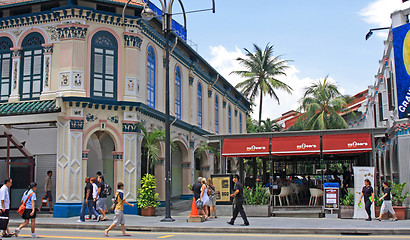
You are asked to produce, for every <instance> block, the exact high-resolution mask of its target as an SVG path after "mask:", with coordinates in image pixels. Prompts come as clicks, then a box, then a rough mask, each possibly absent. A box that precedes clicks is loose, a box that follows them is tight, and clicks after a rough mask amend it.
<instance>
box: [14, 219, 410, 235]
mask: <svg viewBox="0 0 410 240" xmlns="http://www.w3.org/2000/svg"><path fill="white" fill-rule="evenodd" d="M18 225H19V223H13V222H11V223H10V226H11V227H17V226H18ZM36 227H38V228H64V229H93V230H104V229H106V228H107V227H108V225H91V224H48V223H47V224H46V223H36ZM126 229H127V231H141V232H188V233H189V232H197V233H198V232H201V233H251V234H256V233H257V234H322V235H325V234H330V235H362V236H366V235H373V236H374V235H410V229H343V228H339V229H334V228H317V229H313V228H250V227H240V226H239V225H238V227H221V228H209V227H197V226H195V227H155V226H154V227H149V226H126Z"/></svg>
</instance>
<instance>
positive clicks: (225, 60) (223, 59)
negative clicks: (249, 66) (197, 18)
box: [209, 45, 344, 119]
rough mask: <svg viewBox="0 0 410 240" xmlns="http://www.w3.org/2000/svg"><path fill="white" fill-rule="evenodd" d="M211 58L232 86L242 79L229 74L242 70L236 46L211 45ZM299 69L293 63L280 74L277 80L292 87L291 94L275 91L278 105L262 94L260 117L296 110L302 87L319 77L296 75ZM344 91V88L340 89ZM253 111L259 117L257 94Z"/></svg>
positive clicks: (302, 90) (238, 50)
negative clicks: (231, 48) (237, 59)
mask: <svg viewBox="0 0 410 240" xmlns="http://www.w3.org/2000/svg"><path fill="white" fill-rule="evenodd" d="M210 51H211V58H210V59H209V63H210V64H211V65H212V66H213V67H214V68H215V69H216V70H217V71H218V72H219V73H220V74H221V75H222V76H224V77H225V78H226V79H227V80H228V81H229V82H230V83H231V84H232V85H233V86H235V85H236V84H237V83H239V82H240V81H242V80H243V79H242V78H241V77H240V76H238V75H235V74H231V75H229V74H230V73H231V72H232V71H236V70H243V67H242V66H241V65H240V64H239V62H238V61H236V58H238V57H244V56H245V54H244V53H243V52H242V51H241V50H240V49H239V48H238V47H235V50H234V51H229V50H228V49H226V48H225V47H224V46H222V45H219V46H211V47H210ZM298 74H299V70H298V69H297V67H296V66H295V65H290V66H289V69H288V70H287V76H280V77H279V80H281V81H283V82H285V83H286V84H288V85H289V86H291V87H292V88H293V93H292V95H289V94H287V93H286V92H284V91H279V90H278V91H277V95H278V97H279V101H280V105H278V103H277V102H276V101H275V100H274V99H272V98H270V97H269V96H264V98H263V103H262V119H266V118H270V119H275V118H278V117H280V116H281V115H282V114H283V113H285V112H288V111H290V110H296V109H297V108H298V107H299V102H298V101H299V99H300V98H301V97H302V95H303V93H304V88H305V87H307V86H309V85H310V84H311V83H312V82H316V81H318V80H319V79H313V78H300V77H299V76H298ZM329 80H330V81H332V82H336V81H335V80H334V79H333V78H331V77H329ZM340 90H341V92H342V93H344V89H340ZM255 103H256V104H257V106H255V109H254V112H253V114H252V117H253V118H254V119H258V118H259V96H258V97H257V98H256V99H255Z"/></svg>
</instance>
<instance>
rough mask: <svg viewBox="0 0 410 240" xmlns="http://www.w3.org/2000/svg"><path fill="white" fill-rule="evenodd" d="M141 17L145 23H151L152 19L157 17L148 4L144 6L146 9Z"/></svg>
mask: <svg viewBox="0 0 410 240" xmlns="http://www.w3.org/2000/svg"><path fill="white" fill-rule="evenodd" d="M141 17H142V19H144V20H145V21H150V20H151V19H153V18H154V17H155V13H154V11H152V9H151V8H150V7H149V6H148V4H145V5H144V9H143V10H142V12H141Z"/></svg>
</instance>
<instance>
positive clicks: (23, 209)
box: [17, 192, 34, 215]
mask: <svg viewBox="0 0 410 240" xmlns="http://www.w3.org/2000/svg"><path fill="white" fill-rule="evenodd" d="M33 194H34V192H32V193H30V195H28V197H27V198H26V201H24V203H23V204H21V205H20V207H19V209H17V213H18V214H20V215H23V213H24V211H26V203H27V201H28V200H29V199H30V197H31V196H32V195H33Z"/></svg>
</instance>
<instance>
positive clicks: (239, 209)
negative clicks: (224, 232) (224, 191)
mask: <svg viewBox="0 0 410 240" xmlns="http://www.w3.org/2000/svg"><path fill="white" fill-rule="evenodd" d="M233 182H234V183H235V187H234V190H235V192H234V193H233V194H231V197H235V202H234V205H235V207H234V209H233V216H232V219H231V221H229V222H228V224H230V225H234V223H235V219H236V217H237V216H238V213H240V214H241V217H242V219H243V224H242V225H241V226H249V221H248V219H247V218H246V213H245V211H244V210H243V206H242V205H243V185H242V183H240V182H239V176H238V175H235V176H233Z"/></svg>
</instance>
